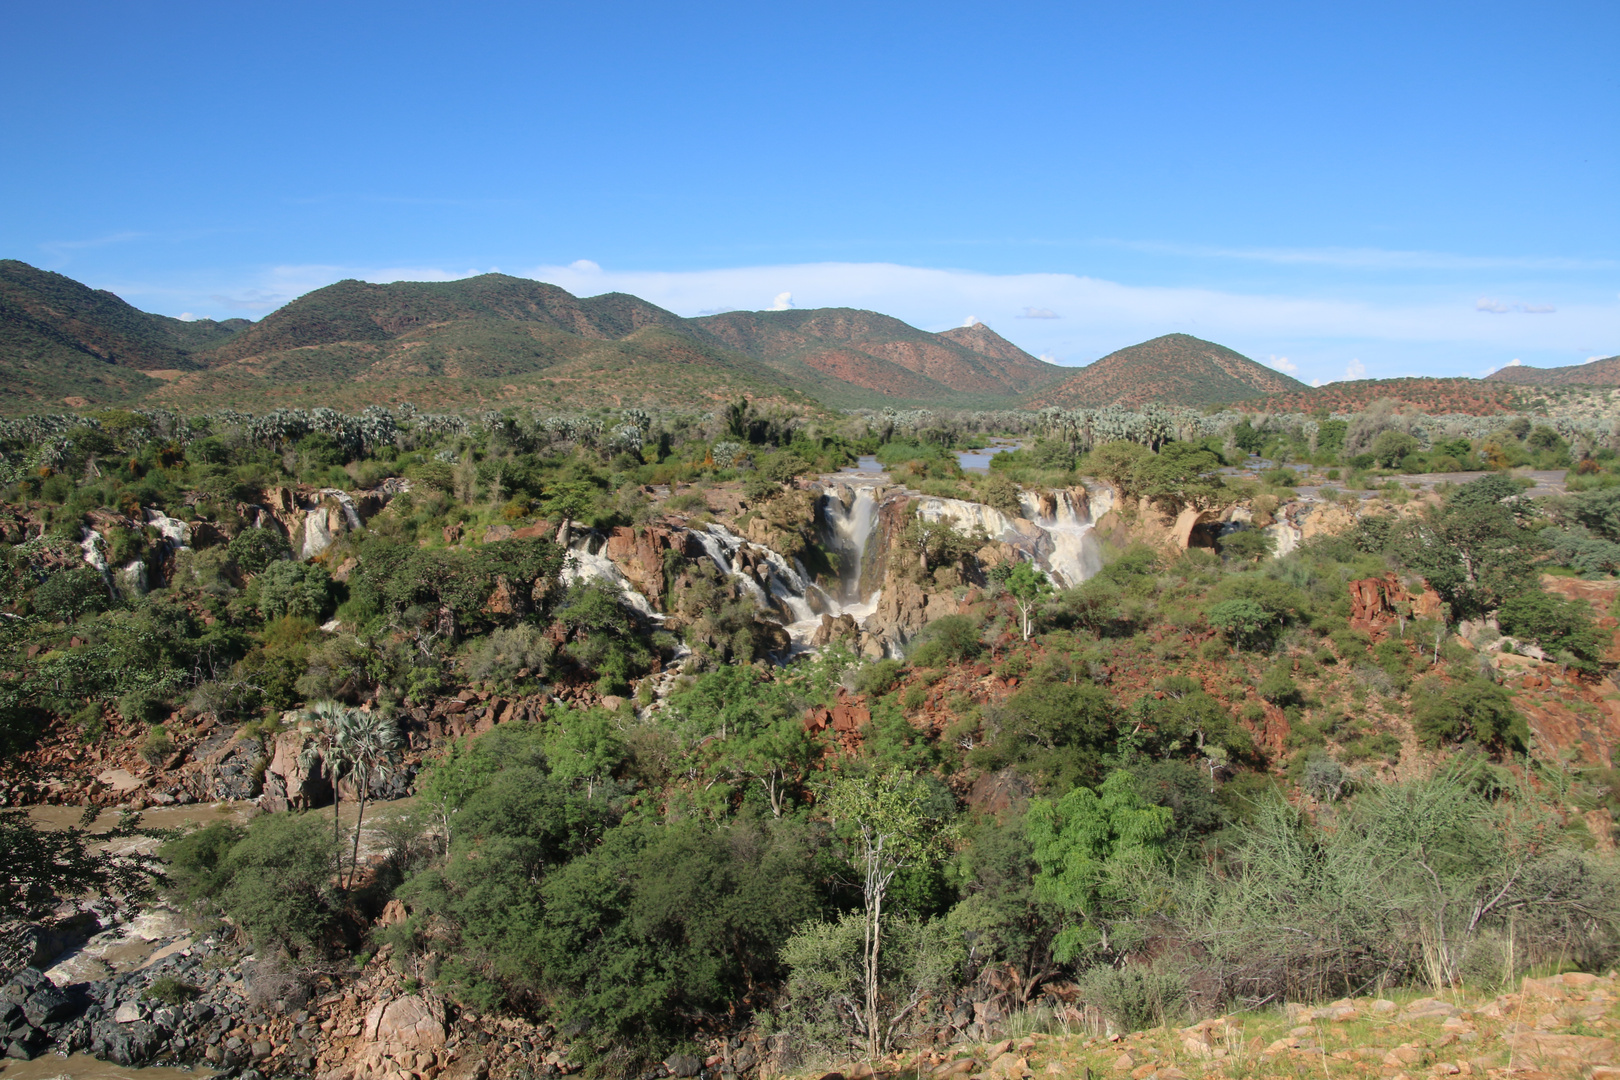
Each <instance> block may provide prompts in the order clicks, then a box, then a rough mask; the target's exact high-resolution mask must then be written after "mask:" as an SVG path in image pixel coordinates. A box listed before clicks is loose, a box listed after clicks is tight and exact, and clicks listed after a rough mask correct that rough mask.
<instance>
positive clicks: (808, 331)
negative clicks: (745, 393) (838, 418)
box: [692, 308, 1065, 405]
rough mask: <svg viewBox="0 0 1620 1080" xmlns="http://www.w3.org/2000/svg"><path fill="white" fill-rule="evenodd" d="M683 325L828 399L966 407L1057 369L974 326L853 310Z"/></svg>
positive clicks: (1017, 391) (1022, 388) (1035, 382)
mask: <svg viewBox="0 0 1620 1080" xmlns="http://www.w3.org/2000/svg"><path fill="white" fill-rule="evenodd" d="M692 323H693V324H694V325H695V326H696V327H698V328H700V329H701V330H702V331H703V332H704V333H706V334H707V335H710V336H712V338H713V339H714V340H717V341H719V342H723V343H724V344H726V345H728V346H730V347H731V348H733V349H736V350H737V351H739V352H742V353H746V354H747V355H749V356H753V357H756V358H758V359H760V360H763V361H765V362H766V363H769V364H771V365H772V366H774V367H776V368H777V369H778V370H780V371H782V372H783V373H784V374H785V375H788V376H789V377H792V378H795V379H799V380H805V381H807V382H808V383H810V384H811V385H814V386H815V387H816V388H817V390H818V391H819V392H820V393H821V394H822V395H823V396H824V397H825V398H826V399H827V400H828V401H829V402H830V403H832V404H840V405H844V404H862V403H864V402H865V401H866V400H869V399H870V396H871V395H872V394H873V393H879V394H883V395H885V396H888V397H894V398H900V399H910V400H914V401H919V402H937V403H941V404H945V403H951V402H952V401H953V399H962V401H961V403H963V404H967V403H968V402H970V401H971V400H973V399H1005V398H1008V397H1011V396H1015V395H1022V394H1026V393H1028V392H1029V391H1030V390H1032V389H1035V388H1036V387H1039V386H1045V385H1049V384H1051V383H1054V382H1056V381H1058V380H1059V379H1062V378H1063V376H1064V375H1065V370H1064V369H1063V368H1060V367H1058V366H1056V365H1054V364H1048V363H1045V362H1044V361H1041V360H1037V359H1036V358H1035V357H1033V356H1031V355H1029V354H1028V353H1026V352H1024V351H1023V350H1022V349H1020V348H1018V346H1016V345H1014V344H1013V343H1012V342H1010V341H1008V340H1007V339H1006V338H1003V337H1002V336H1001V335H999V334H997V333H996V332H995V331H993V330H991V329H990V328H989V327H988V326H985V325H983V324H982V323H977V324H974V325H973V326H964V327H957V328H956V329H953V330H946V331H944V332H943V333H937V334H936V333H929V332H927V331H924V330H918V329H917V328H916V327H913V326H909V325H907V324H906V323H903V322H901V321H900V320H899V319H896V318H892V317H890V316H888V315H879V314H878V313H876V312H873V311H860V310H857V309H854V308H815V309H809V310H803V311H797V310H790V311H731V312H726V313H725V314H723V315H709V316H705V317H702V318H698V319H693V320H692ZM840 384H843V385H840Z"/></svg>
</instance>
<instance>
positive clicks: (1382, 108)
mask: <svg viewBox="0 0 1620 1080" xmlns="http://www.w3.org/2000/svg"><path fill="white" fill-rule="evenodd" d="M7 23H8V26H7V32H6V33H5V34H4V35H3V36H0V64H3V70H4V71H5V72H6V95H5V97H6V102H7V105H6V109H5V112H6V121H5V123H4V124H3V125H0V164H3V167H0V205H3V206H4V207H5V208H6V209H5V212H4V213H3V214H0V256H5V257H12V258H19V259H23V260H25V261H28V262H31V263H34V264H36V265H39V266H44V267H47V268H50V269H54V270H59V271H61V272H62V273H65V274H68V275H70V276H72V277H75V278H78V279H80V280H82V281H85V282H88V283H89V284H92V285H94V286H96V287H99V288H108V289H112V290H113V291H115V292H117V293H118V294H119V295H121V296H123V297H124V298H125V299H127V300H129V301H130V302H131V303H134V304H136V305H137V306H140V307H143V308H146V309H147V310H153V311H160V312H164V313H166V314H172V315H181V314H191V315H197V316H211V317H227V316H233V315H244V316H248V317H254V318H256V317H259V316H261V315H262V314H264V313H265V312H266V311H268V310H270V309H272V308H274V307H275V306H277V305H278V304H280V303H283V302H285V301H286V300H288V299H291V298H292V297H294V296H297V295H299V294H300V293H302V292H305V291H308V290H309V289H312V288H317V287H319V286H321V285H324V284H327V283H329V282H331V281H334V280H337V279H339V278H343V277H362V278H367V279H370V280H379V281H380V280H394V279H399V278H442V277H459V276H463V275H466V274H468V273H473V272H482V271H486V270H490V269H497V268H498V269H500V270H502V271H504V272H506V273H511V274H519V275H525V276H535V277H541V278H544V279H546V280H551V281H555V282H557V283H558V284H561V285H563V286H565V287H567V288H569V289H571V290H573V291H576V292H580V293H583V294H590V293H596V292H603V291H607V290H610V289H624V290H625V291H630V292H636V293H638V294H639V295H643V296H645V297H647V298H648V299H650V300H653V301H654V302H657V303H661V304H663V305H665V306H667V307H669V308H671V309H672V310H674V311H677V312H679V313H681V314H686V315H691V314H697V313H699V312H702V311H711V310H716V309H725V308H734V307H741V308H767V307H771V306H774V305H784V304H788V303H791V304H794V305H796V306H799V307H817V306H824V305H851V306H859V307H870V308H873V309H876V310H880V311H885V312H887V313H890V314H893V315H897V316H899V317H901V318H904V319H906V320H907V321H909V322H912V323H915V324H917V325H919V326H923V327H925V328H927V329H935V330H937V329H944V328H946V327H948V326H953V325H959V324H961V323H962V322H964V321H966V320H968V319H979V320H982V321H984V322H986V323H988V324H990V325H991V326H992V327H994V328H995V329H996V330H998V331H999V332H1001V333H1002V334H1004V335H1005V336H1007V337H1008V338H1011V339H1012V340H1014V341H1015V342H1017V343H1018V344H1020V345H1022V346H1023V347H1025V348H1027V349H1029V350H1030V351H1031V352H1034V353H1036V354H1039V355H1045V356H1047V357H1049V358H1052V359H1054V360H1056V361H1058V362H1060V363H1065V364H1081V363H1086V362H1089V361H1091V360H1093V359H1095V358H1097V357H1098V356H1101V355H1103V354H1104V353H1107V352H1109V351H1111V350H1113V349H1116V348H1119V347H1122V346H1124V345H1129V344H1132V343H1134V342H1136V341H1140V340H1143V339H1145V338H1148V337H1152V336H1155V335H1157V334H1160V333H1166V332H1170V331H1185V332H1188V333H1194V334H1198V335H1199V336H1202V337H1207V338H1211V339H1213V340H1216V341H1220V342H1222V343H1223V344H1226V345H1229V346H1231V347H1233V348H1236V349H1238V350H1239V351H1241V352H1244V353H1245V354H1247V355H1249V356H1252V357H1254V358H1255V359H1257V360H1260V361H1262V362H1268V363H1273V364H1274V365H1276V366H1278V367H1280V368H1282V369H1283V370H1292V371H1293V372H1294V373H1295V374H1297V375H1298V376H1299V377H1300V378H1303V379H1305V380H1307V381H1314V380H1322V381H1328V380H1333V379H1340V378H1345V377H1355V376H1358V375H1362V374H1365V375H1366V376H1396V375H1407V374H1473V375H1479V374H1483V373H1485V372H1486V371H1489V370H1492V369H1494V368H1496V367H1498V366H1500V365H1502V364H1506V363H1509V362H1511V361H1513V360H1515V359H1517V360H1520V361H1521V362H1523V363H1527V364H1538V365H1552V364H1570V363H1580V362H1582V361H1584V360H1587V359H1589V358H1591V357H1595V356H1608V355H1612V354H1615V353H1620V206H1617V203H1620V65H1617V64H1616V63H1615V62H1614V48H1615V44H1616V42H1620V5H1616V4H1614V3H1613V2H1612V0H1605V2H1592V3H1558V2H1556V0H1554V2H1546V3H1540V4H1534V5H1531V4H1512V5H1510V4H1493V3H1488V2H1487V3H1470V4H1449V3H1420V4H1413V3H1410V2H1407V3H1401V4H1393V3H1391V4H1382V3H1365V2H1364V3H1359V4H1353V5H1352V4H1337V5H1327V4H1313V3H1303V4H1302V3H1298V2H1297V0H1295V2H1293V3H1275V4H1268V3H1220V4H1216V3H1191V2H1188V3H1152V2H1147V3H1135V4H1117V3H1110V4H1076V3H1070V4H1020V3H998V4H980V5H967V4H950V3H930V4H926V5H925V4H897V3H890V4H882V3H880V4H872V3H862V4H853V3H852V4H841V3H821V4H814V5H786V6H783V5H766V4H722V3H706V4H671V3H667V2H666V3H658V4H653V3H619V4H614V3H602V2H598V3H589V4H584V3H581V4H573V3H531V4H515V3H514V4H490V3H467V2H464V3H459V4H434V5H428V4H419V3H410V2H393V3H388V4H380V3H379V4H367V3H343V2H332V0H328V2H324V3H318V4H317V3H298V2H293V3H286V2H284V3H281V4H277V5H271V6H265V5H243V4H209V5H204V4H183V3H161V2H152V3H140V4H132V3H128V2H127V0H123V2H118V3H105V4H97V3H80V2H74V0H63V2H60V3H56V4H48V5H47V4H33V5H20V4H19V5H13V6H12V7H11V9H10V10H9V12H8V18H7Z"/></svg>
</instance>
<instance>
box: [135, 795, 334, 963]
mask: <svg viewBox="0 0 1620 1080" xmlns="http://www.w3.org/2000/svg"><path fill="white" fill-rule="evenodd" d="M159 854H160V855H161V856H162V857H163V858H164V859H165V860H166V861H167V862H168V863H169V879H170V889H171V891H172V892H173V893H174V894H175V895H176V896H177V898H178V899H180V900H182V901H183V902H186V903H189V904H191V905H193V906H195V907H197V908H198V909H200V910H202V911H215V912H219V913H222V914H224V915H226V916H228V917H229V918H230V919H231V921H232V922H233V923H235V924H236V926H237V928H238V929H239V930H240V931H241V933H242V934H243V935H245V936H246V937H247V938H249V939H250V940H251V941H252V942H253V943H254V945H255V946H256V947H257V948H259V949H262V950H267V951H275V950H278V949H284V950H286V951H287V952H288V953H289V954H291V955H293V956H303V957H313V956H320V955H324V954H326V953H327V952H328V951H330V949H331V947H332V945H333V944H334V935H335V934H336V933H337V931H338V930H339V923H340V920H341V917H342V911H343V907H344V905H343V901H342V898H341V897H340V895H339V894H338V890H337V887H336V886H335V885H334V884H333V881H334V874H335V872H336V870H337V868H338V844H337V841H336V838H335V837H334V836H333V835H332V824H331V822H330V821H326V820H323V819H322V818H321V817H320V816H319V815H316V814H264V815H261V816H260V817H257V818H255V819H253V821H252V822H251V823H250V824H249V825H248V826H247V828H245V829H244V828H242V827H241V826H238V825H233V824H229V823H226V822H215V823H214V824H212V825H209V826H207V827H206V828H203V829H198V830H196V831H195V832H191V833H187V834H185V835H184V836H181V837H178V838H177V839H174V840H171V841H169V842H168V843H166V844H165V845H164V846H163V847H162V848H161V849H159Z"/></svg>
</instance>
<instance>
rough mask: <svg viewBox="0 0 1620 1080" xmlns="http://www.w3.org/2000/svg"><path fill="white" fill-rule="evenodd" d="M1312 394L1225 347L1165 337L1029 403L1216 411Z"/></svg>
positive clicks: (1123, 352) (1111, 357)
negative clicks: (1205, 407) (1271, 397)
mask: <svg viewBox="0 0 1620 1080" xmlns="http://www.w3.org/2000/svg"><path fill="white" fill-rule="evenodd" d="M1306 389H1309V387H1307V386H1306V385H1305V384H1304V383H1302V382H1300V381H1299V380H1298V379H1292V378H1289V377H1288V376H1287V375H1284V374H1282V373H1281V372H1278V371H1273V370H1272V369H1271V368H1268V367H1266V366H1265V365H1264V364H1257V363H1255V362H1254V361H1253V360H1250V359H1249V358H1248V357H1247V356H1244V355H1243V354H1241V353H1238V352H1234V351H1233V350H1231V349H1228V348H1227V347H1226V346H1224V345H1217V344H1215V343H1214V342H1213V341H1205V340H1203V339H1202V338H1196V337H1193V336H1192V335H1191V334H1165V335H1164V336H1163V337H1156V338H1154V339H1153V340H1151V341H1144V342H1142V343H1141V344H1140V345H1132V346H1130V347H1129V348H1125V349H1120V350H1119V351H1118V352H1113V353H1109V354H1108V355H1107V356H1105V357H1103V358H1102V359H1101V360H1098V361H1097V362H1096V363H1093V364H1089V365H1087V366H1086V367H1083V368H1081V369H1080V370H1079V371H1078V372H1076V373H1075V374H1074V375H1073V376H1072V377H1071V378H1069V379H1068V380H1066V381H1064V382H1063V383H1061V384H1059V385H1057V386H1054V387H1049V388H1047V389H1044V390H1041V391H1039V392H1037V393H1035V394H1033V395H1031V397H1030V399H1029V404H1030V406H1031V407H1034V408H1043V407H1046V406H1049V405H1050V406H1059V407H1065V408H1073V407H1077V406H1086V405H1108V404H1120V405H1141V404H1144V403H1146V402H1149V401H1158V402H1162V403H1164V404H1167V405H1213V404H1221V403H1224V402H1228V401H1243V400H1246V399H1248V398H1257V397H1263V396H1265V395H1267V394H1286V393H1289V392H1292V391H1299V390H1306Z"/></svg>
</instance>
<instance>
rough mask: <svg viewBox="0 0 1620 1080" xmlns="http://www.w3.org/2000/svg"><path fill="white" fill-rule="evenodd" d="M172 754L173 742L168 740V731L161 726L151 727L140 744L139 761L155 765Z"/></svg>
mask: <svg viewBox="0 0 1620 1080" xmlns="http://www.w3.org/2000/svg"><path fill="white" fill-rule="evenodd" d="M173 753H174V740H173V739H171V738H169V732H168V729H167V728H165V727H164V726H163V725H162V724H154V725H152V727H151V728H149V729H148V730H147V732H146V739H145V740H144V741H143V742H142V743H141V760H143V761H145V762H146V763H147V764H148V765H157V764H159V763H160V762H162V761H164V760H165V759H167V758H168V757H169V756H170V755H171V754H173Z"/></svg>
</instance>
